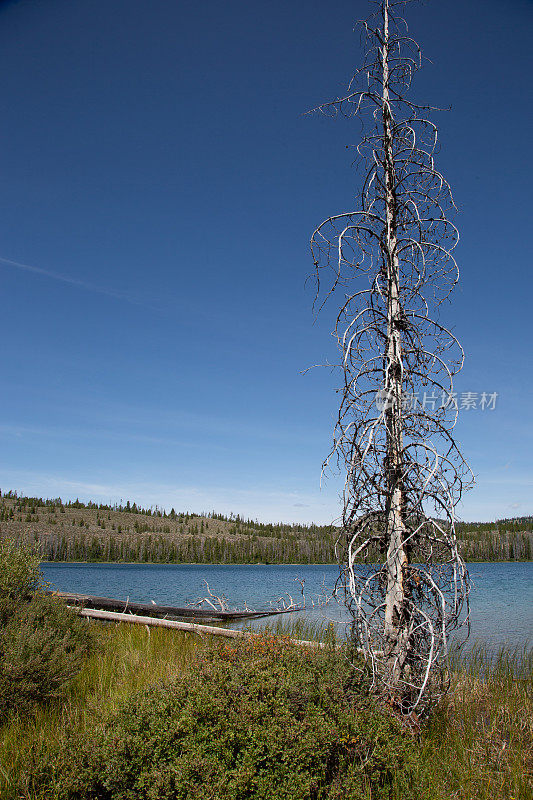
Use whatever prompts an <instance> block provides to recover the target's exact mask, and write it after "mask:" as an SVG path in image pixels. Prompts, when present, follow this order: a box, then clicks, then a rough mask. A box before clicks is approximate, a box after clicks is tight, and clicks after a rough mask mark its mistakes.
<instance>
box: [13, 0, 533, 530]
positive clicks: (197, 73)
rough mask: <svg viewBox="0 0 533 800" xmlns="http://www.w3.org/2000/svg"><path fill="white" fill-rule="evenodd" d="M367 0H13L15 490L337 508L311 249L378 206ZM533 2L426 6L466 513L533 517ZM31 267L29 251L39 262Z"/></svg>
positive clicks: (419, 23)
mask: <svg viewBox="0 0 533 800" xmlns="http://www.w3.org/2000/svg"><path fill="white" fill-rule="evenodd" d="M367 11H368V4H367V2H366V0H351V2H348V0H339V2H336V3H331V2H318V0H307V2H301V1H300V0H290V2H286V1H285V2H281V0H271V1H270V2H268V3H267V2H263V1H262V0H255V2H249V0H246V1H245V0H225V2H220V0H204V2H192V0H170V1H169V0H91V2H89V1H88V0H19V1H18V2H2V3H1V4H0V74H1V75H2V79H1V81H0V257H1V258H2V259H4V260H2V261H0V276H1V286H2V291H1V297H2V304H1V312H2V313H1V315H0V325H1V345H2V358H1V375H2V391H1V393H0V486H1V487H2V488H4V489H7V488H14V489H19V490H22V491H24V492H26V493H32V494H33V493H37V494H41V495H46V496H57V495H61V496H62V497H65V498H73V497H76V496H80V497H83V498H85V499H89V498H92V499H96V500H100V501H106V502H108V501H109V500H111V501H115V500H120V499H121V498H124V499H126V498H131V499H135V500H137V501H138V502H139V501H140V502H142V503H144V504H147V505H151V504H156V503H158V504H159V505H163V506H166V507H168V508H170V507H171V506H175V507H176V509H178V508H179V509H189V510H196V511H198V510H203V509H212V508H215V509H217V510H219V511H223V512H229V511H234V512H240V513H243V514H245V515H249V516H252V517H257V518H259V519H262V520H278V519H283V520H287V521H311V520H315V521H318V522H329V521H330V520H331V519H333V518H334V517H335V516H337V514H338V512H339V500H338V496H337V493H338V489H339V481H338V479H336V478H334V477H333V478H331V479H330V480H329V481H328V482H327V483H326V485H325V486H324V487H323V488H322V490H320V487H319V482H320V466H321V462H322V459H323V457H324V456H325V455H326V454H327V452H328V448H329V443H330V436H331V427H332V423H333V417H334V414H335V406H336V401H337V396H336V394H335V392H334V388H335V386H336V385H337V382H338V377H336V376H335V375H332V374H331V372H329V371H328V370H313V371H312V372H310V373H307V374H306V375H302V374H301V370H304V369H305V368H306V367H307V366H309V365H310V364H313V363H317V362H321V361H323V360H325V359H327V358H330V359H331V358H333V357H334V349H333V340H332V339H331V337H330V335H329V331H330V330H331V327H332V321H333V319H332V309H331V310H330V311H329V312H326V313H325V314H324V315H323V316H322V318H320V319H319V320H318V322H316V323H315V324H313V315H312V311H311V304H312V299H313V287H312V284H311V283H308V284H307V285H306V278H307V276H308V274H309V273H310V272H311V267H312V263H311V259H310V255H309V249H308V240H309V236H310V233H311V231H312V229H313V228H314V226H315V225H316V224H317V223H319V222H321V221H322V219H323V218H324V217H327V216H329V215H330V214H331V213H335V212H338V211H342V210H345V209H346V208H349V207H351V206H352V205H353V196H354V191H355V189H356V188H357V183H356V176H355V174H354V172H353V170H352V169H351V167H350V161H351V158H352V154H351V153H350V151H349V150H347V149H346V145H348V144H352V143H356V142H357V139H358V134H359V128H358V126H357V125H355V124H353V123H347V122H345V121H338V120H337V121H336V120H328V119H324V118H319V117H314V116H306V115H304V114H303V112H305V111H306V110H307V109H309V108H311V107H313V106H316V105H317V104H318V103H320V102H322V101H323V100H326V99H329V98H331V97H333V96H336V95H338V94H339V93H341V92H342V90H343V88H344V86H345V85H346V82H347V80H348V78H349V76H350V74H351V72H352V69H353V67H354V66H355V65H356V64H357V63H358V59H359V36H358V34H354V33H353V32H352V27H353V22H354V21H355V20H356V19H358V18H361V17H364V16H366V15H367ZM532 12H533V5H532V3H531V2H530V0H507V2H505V3H504V2H501V0H461V2H459V0H453V1H451V0H440V1H439V2H436V1H435V2H426V3H421V4H413V5H412V7H410V8H408V15H409V20H410V28H411V32H412V34H413V35H414V36H415V37H417V38H418V39H419V41H420V42H421V44H422V46H423V49H424V53H425V55H426V56H427V57H428V58H430V59H431V61H432V63H429V64H427V65H426V67H425V69H424V70H423V71H422V72H421V73H419V76H418V79H417V82H416V86H415V93H416V96H417V97H418V98H420V99H423V100H427V101H430V102H431V103H432V104H434V105H440V106H442V107H447V106H452V110H451V112H446V113H440V114H438V115H437V116H436V121H437V123H438V124H439V127H440V134H441V141H442V152H441V154H440V158H439V165H440V167H441V169H442V171H443V172H444V173H445V174H446V175H447V177H448V179H449V180H450V182H451V184H452V186H453V188H454V191H455V196H456V201H457V204H458V206H459V209H460V214H459V216H458V220H457V222H458V225H459V227H460V230H461V237H462V238H461V244H460V248H459V251H458V257H459V261H460V265H461V270H462V277H461V284H460V288H459V289H458V290H457V291H456V292H455V295H454V297H453V304H452V305H451V306H449V307H448V308H447V309H446V310H445V312H444V317H443V319H444V318H445V319H446V320H447V321H448V322H449V323H450V325H452V326H453V327H454V330H455V332H456V334H457V335H458V337H459V338H460V339H461V340H462V342H463V344H464V347H465V350H466V354H467V362H466V367H465V369H464V371H463V373H462V374H461V376H460V377H459V381H458V387H457V388H458V389H459V391H460V392H461V391H475V392H482V391H487V392H489V391H490V392H498V393H499V397H498V400H497V405H496V409H495V410H494V411H484V412H481V411H480V410H476V411H469V412H465V413H463V414H462V415H461V421H460V423H459V426H458V429H457V432H458V437H459V439H460V441H461V443H462V447H463V450H464V452H465V455H466V456H467V458H468V459H469V461H470V463H471V465H472V467H473V469H474V472H475V473H476V476H477V486H476V488H475V489H474V490H473V491H472V492H471V493H470V494H469V495H468V497H467V499H466V500H465V503H464V506H463V508H462V516H463V517H464V518H465V519H470V520H472V519H493V518H495V517H506V516H515V515H519V514H526V513H532V512H533V498H532V490H533V468H532V464H531V461H532V459H531V454H532V426H531V412H530V407H531V404H532V399H533V398H532V380H531V366H532V359H531V348H532V345H531V340H532V334H531V326H532V311H531V308H532V301H531V296H532V289H533V286H532V283H533V281H532V275H533V270H532V268H531V246H530V239H531V229H532V225H531V215H532V201H531V158H530V155H529V153H530V147H531V135H532V130H531V128H532V115H531V101H532V97H531V90H530V86H531V74H532V72H533V59H532V51H533V48H532V46H531V35H532V18H533V13H532ZM9 261H10V262H17V263H18V264H19V265H28V267H24V266H17V265H15V264H13V263H8V262H9Z"/></svg>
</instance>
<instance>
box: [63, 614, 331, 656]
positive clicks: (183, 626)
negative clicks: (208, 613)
mask: <svg viewBox="0 0 533 800" xmlns="http://www.w3.org/2000/svg"><path fill="white" fill-rule="evenodd" d="M69 608H72V609H73V610H74V611H77V612H78V614H79V615H80V616H82V617H87V618H89V619H102V620H107V621H109V622H127V623H128V624H130V625H148V626H153V627H158V628H173V629H174V630H178V631H188V632H189V633H198V634H202V633H206V634H209V635H211V636H225V637H227V638H229V639H250V638H253V637H255V636H261V633H255V632H252V631H238V630H233V629H232V628H215V627H214V626H213V625H200V624H199V623H196V622H180V621H178V620H174V619H158V618H157V617H143V616H139V615H137V614H124V613H120V612H117V611H101V610H99V609H96V608H77V607H75V606H69ZM288 641H289V642H290V643H291V644H300V645H304V646H306V647H318V648H319V649H323V648H324V647H325V646H326V645H325V644H324V643H323V642H313V641H309V642H308V641H304V640H300V639H289V640H288Z"/></svg>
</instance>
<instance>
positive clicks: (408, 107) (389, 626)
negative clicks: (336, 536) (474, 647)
mask: <svg viewBox="0 0 533 800" xmlns="http://www.w3.org/2000/svg"><path fill="white" fill-rule="evenodd" d="M375 5H376V6H377V11H376V12H375V13H374V14H372V16H371V17H370V18H369V19H368V20H367V21H366V22H363V23H362V25H363V37H364V43H365V56H364V61H363V66H362V67H361V68H360V69H358V70H357V72H356V73H355V75H354V76H353V78H352V80H351V82H350V84H349V88H348V92H347V94H346V96H345V97H342V98H339V99H337V100H334V101H332V102H329V103H326V104H324V105H322V106H320V107H319V108H318V109H315V110H318V111H320V112H321V113H323V114H331V115H335V114H339V113H340V114H342V115H345V116H348V117H352V116H355V117H358V118H359V119H360V120H361V122H362V124H363V136H362V139H361V141H360V142H359V144H358V145H357V159H356V160H357V162H358V165H359V166H360V167H361V169H362V181H361V192H360V195H359V198H358V201H357V203H356V206H355V209H354V210H352V211H348V212H345V213H341V214H337V215H335V216H332V217H330V218H329V219H327V220H326V221H325V222H323V223H322V224H321V225H320V226H319V227H318V228H317V229H316V230H315V232H314V233H313V236H312V239H311V247H312V252H313V258H314V262H315V267H316V275H317V281H318V293H317V296H319V297H323V294H324V293H323V291H322V289H323V286H324V283H325V282H326V281H325V278H326V276H327V275H329V278H328V280H327V285H326V290H325V297H324V299H323V303H322V304H324V303H325V302H326V300H327V299H328V298H329V297H330V296H331V295H332V294H333V293H334V294H335V295H337V296H338V294H339V293H341V294H342V300H341V304H340V305H341V308H340V311H339V313H338V316H337V319H336V325H335V329H334V336H335V337H336V340H337V342H338V346H339V349H340V354H341V361H340V367H341V369H342V371H343V376H344V381H343V386H342V388H341V389H340V392H341V396H342V400H341V402H340V409H339V415H338V420H337V423H336V427H335V432H334V443H333V448H332V452H331V454H330V456H329V457H328V459H327V460H326V462H325V466H327V465H328V464H330V463H331V461H332V459H335V458H336V459H337V463H339V464H340V465H341V467H342V469H343V470H345V472H346V483H345V488H344V497H343V514H342V531H343V535H342V540H340V543H341V544H342V543H343V544H344V545H345V551H344V557H343V564H344V566H343V569H342V583H343V585H344V588H345V592H346V598H347V602H348V605H349V608H350V609H351V611H352V615H353V625H352V630H353V637H354V639H355V644H356V645H357V646H358V647H359V648H360V649H361V650H362V652H363V654H364V656H365V659H366V663H367V665H368V667H369V668H370V670H371V674H372V679H373V683H374V686H375V687H376V688H380V689H381V691H382V692H384V693H385V694H386V695H387V697H388V698H389V700H390V701H391V702H393V703H394V704H395V705H396V706H397V707H398V708H400V709H401V711H402V712H403V713H411V712H412V711H413V710H414V709H417V713H420V711H421V710H423V709H424V708H425V707H426V706H427V705H428V702H429V701H430V700H431V699H434V698H435V697H436V696H438V694H439V692H440V691H441V689H442V687H443V678H444V674H445V670H444V667H445V661H446V655H447V645H448V637H449V635H450V632H451V630H452V629H453V628H454V627H457V625H458V624H460V621H461V620H464V619H465V618H467V617H468V613H467V611H468V591H469V585H468V576H467V572H466V569H465V566H464V563H463V561H462V560H461V558H460V556H459V553H458V550H457V543H456V538H455V527H454V521H455V507H456V505H457V503H458V501H459V500H460V498H461V494H462V492H463V490H464V489H465V488H467V486H468V485H469V484H470V482H471V473H470V470H469V468H468V466H467V465H466V462H465V461H464V460H463V458H462V456H461V454H460V452H459V451H458V449H457V447H456V444H455V442H454V438H453V435H452V433H453V428H454V425H455V422H456V418H457V402H456V400H455V395H454V393H453V383H452V378H453V375H454V374H456V373H457V372H458V371H459V370H460V369H461V366H462V363H463V351H462V348H461V346H460V345H459V342H458V341H457V339H456V338H455V336H454V335H453V334H452V333H451V331H450V330H448V329H447V328H446V327H444V326H443V324H442V323H441V322H440V320H439V313H440V311H439V307H440V306H441V304H442V302H443V301H444V300H445V299H446V298H447V297H448V295H449V293H450V291H451V290H452V288H453V287H454V285H455V284H456V282H457V280H458V268H457V263H456V261H455V258H454V256H453V252H452V251H453V249H454V247H455V245H456V243H457V240H458V233H457V229H456V227H455V226H454V225H453V223H452V222H451V220H450V215H451V213H452V212H453V210H454V208H455V206H454V203H453V198H452V194H451V190H450V187H449V185H448V183H447V181H446V180H445V178H444V177H443V176H442V175H441V173H440V172H439V171H438V169H437V167H436V165H435V161H434V155H435V150H436V146H437V129H436V127H435V125H434V124H433V123H432V122H431V121H430V119H429V118H428V116H429V113H430V112H431V111H433V110H434V109H432V108H431V107H427V106H421V105H418V104H416V103H415V102H413V101H412V100H411V99H410V88H411V82H412V79H413V75H414V74H415V72H416V70H417V69H418V68H419V67H420V66H421V52H420V48H419V46H418V44H417V43H416V42H415V41H414V40H413V39H412V38H410V37H409V36H408V33H407V25H406V23H405V21H404V20H403V19H402V18H401V17H400V16H398V13H397V8H398V6H400V5H405V3H404V2H401V3H400V2H395V1H394V0H378V2H377V3H375ZM359 562H362V563H359ZM462 612H466V613H463V614H462Z"/></svg>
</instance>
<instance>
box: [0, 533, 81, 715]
mask: <svg viewBox="0 0 533 800" xmlns="http://www.w3.org/2000/svg"><path fill="white" fill-rule="evenodd" d="M40 583H41V575H40V571H39V556H38V554H37V553H35V552H34V551H33V550H32V548H31V547H29V546H27V545H24V544H23V545H18V544H15V542H13V541H12V540H8V539H2V540H0V722H1V721H3V720H4V719H5V718H6V717H7V716H8V715H9V714H10V713H11V712H12V711H15V710H16V711H20V712H25V711H28V710H29V709H30V708H31V707H32V706H34V705H35V704H36V703H39V702H42V701H43V700H47V699H53V698H56V697H58V696H59V695H60V694H61V693H62V691H63V690H64V688H65V686H66V684H67V682H68V681H69V680H70V679H71V678H73V677H74V675H76V674H77V673H78V671H79V669H80V667H81V664H82V663H83V659H84V658H85V656H86V654H87V653H88V652H89V650H90V649H91V643H92V640H93V637H92V633H91V630H90V628H89V625H88V623H87V622H86V621H85V620H82V619H80V618H79V617H78V616H77V615H76V614H75V613H74V612H73V611H71V610H70V609H68V608H67V607H66V606H65V605H64V604H63V603H62V602H61V601H60V600H58V599H56V598H55V597H52V596H48V595H46V594H44V593H43V591H42V590H41V589H40V588H39V587H40Z"/></svg>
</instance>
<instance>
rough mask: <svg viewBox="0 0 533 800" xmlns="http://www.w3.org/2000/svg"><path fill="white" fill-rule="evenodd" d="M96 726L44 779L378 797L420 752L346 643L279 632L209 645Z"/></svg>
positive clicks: (69, 787) (123, 797) (120, 795)
mask: <svg viewBox="0 0 533 800" xmlns="http://www.w3.org/2000/svg"><path fill="white" fill-rule="evenodd" d="M84 735H85V737H86V741H85V742H83V741H78V743H77V744H76V746H75V747H74V748H73V750H71V752H70V754H69V755H67V756H65V754H63V756H64V757H63V762H62V763H60V762H61V758H59V760H58V758H57V754H56V757H55V759H54V763H53V768H51V766H50V764H48V766H47V765H45V764H40V765H37V768H36V770H34V774H33V780H32V781H31V782H32V784H33V791H38V792H39V791H43V794H42V795H40V796H43V797H46V796H50V794H49V793H50V791H51V790H52V788H53V790H54V792H56V793H57V795H54V796H58V797H63V798H71V799H73V798H76V799H77V800H81V798H85V799H86V800H88V798H102V799H103V798H109V799H110V800H111V799H112V800H133V798H135V799H136V800H137V799H138V800H141V799H142V800H170V799H171V798H172V800H181V799H183V800H185V798H187V800H200V798H201V800H223V799H224V800H245V798H254V799H255V800H267V798H268V800H326V799H328V800H333V799H337V798H346V797H348V798H351V800H357V799H358V798H375V799H376V800H377V799H378V798H387V799H388V798H390V796H391V792H392V787H393V785H394V786H396V785H397V782H398V781H397V778H398V771H400V772H401V771H403V772H404V774H405V775H406V776H407V778H408V776H409V774H410V770H411V765H412V764H413V763H414V760H415V747H414V740H413V739H412V737H411V736H410V735H407V734H406V731H405V728H402V727H401V725H400V724H399V723H397V722H396V721H395V720H393V719H392V718H391V717H390V715H388V714H386V713H385V712H380V711H379V710H377V709H376V707H375V706H373V705H372V703H371V701H370V699H369V698H368V697H367V696H366V693H365V691H364V687H363V686H362V685H360V684H356V685H354V684H353V683H350V678H349V669H348V667H347V664H346V661H345V660H343V659H342V657H339V655H338V653H336V652H335V651H333V650H329V651H319V650H316V651H312V650H308V649H304V648H297V647H294V646H290V645H287V644H286V643H283V642H280V641H279V640H275V639H273V638H271V637H259V638H257V639H254V640H253V642H252V643H250V645H248V646H243V647H240V648H238V647H235V646H233V645H231V646H228V645H225V646H224V645H222V646H219V647H217V648H214V649H213V650H211V651H209V650H208V651H207V653H206V654H205V655H203V656H201V657H200V658H199V659H198V660H197V661H196V662H193V664H192V666H191V668H190V669H189V670H188V671H187V672H186V674H184V675H183V676H181V677H180V678H179V679H178V680H175V681H174V682H172V683H170V684H167V685H161V686H158V687H154V688H151V689H149V690H148V691H145V692H142V693H140V694H138V695H136V696H134V697H133V698H132V699H130V700H129V701H127V702H126V703H125V704H124V706H123V707H122V708H121V710H119V711H118V712H115V713H113V714H110V715H109V716H108V717H107V718H106V719H104V720H103V722H101V723H100V726H99V728H98V729H97V730H95V729H94V728H93V729H92V730H90V731H87V732H86V733H85V734H84ZM39 773H40V776H41V777H39ZM395 773H396V774H395ZM46 775H48V779H46V778H45V776H46ZM52 775H53V781H52V784H51V785H48V786H45V785H44V784H45V783H46V780H50V777H51V776H52ZM409 796H410V794H409V789H408V786H407V788H406V790H405V791H404V792H403V794H402V797H403V798H404V799H405V798H408V797H409Z"/></svg>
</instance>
